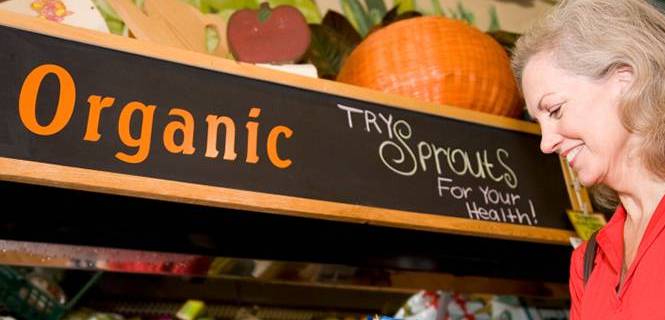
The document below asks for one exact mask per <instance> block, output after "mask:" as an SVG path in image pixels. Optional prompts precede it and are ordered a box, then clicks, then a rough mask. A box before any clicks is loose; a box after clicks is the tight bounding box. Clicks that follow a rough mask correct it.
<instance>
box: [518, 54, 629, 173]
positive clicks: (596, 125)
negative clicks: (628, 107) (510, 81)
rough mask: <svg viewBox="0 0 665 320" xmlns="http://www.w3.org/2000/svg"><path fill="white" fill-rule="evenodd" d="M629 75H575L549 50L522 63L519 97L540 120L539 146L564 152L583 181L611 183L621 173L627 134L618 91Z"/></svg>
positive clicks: (532, 114)
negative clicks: (595, 78) (521, 92)
mask: <svg viewBox="0 0 665 320" xmlns="http://www.w3.org/2000/svg"><path fill="white" fill-rule="evenodd" d="M630 81H632V73H631V72H630V70H627V69H623V70H622V69H619V70H617V71H616V72H614V73H612V74H610V75H608V76H607V77H605V78H604V79H600V80H592V79H590V78H587V77H583V76H577V75H574V74H572V73H570V72H568V71H565V70H562V69H560V68H558V67H557V65H556V63H555V61H554V57H553V56H552V55H551V54H549V53H540V54H537V55H535V56H533V57H532V58H531V59H530V60H529V62H528V63H527V65H526V67H525V68H524V73H523V77H522V88H523V91H524V98H525V100H526V104H527V108H528V111H529V114H531V116H532V117H534V118H535V119H537V121H538V122H539V123H540V126H541V131H542V140H541V143H540V148H541V150H542V151H543V152H544V153H552V152H556V153H558V154H560V155H562V156H564V157H565V158H566V159H567V160H568V162H569V163H570V165H571V167H572V168H573V170H575V172H576V173H577V176H578V178H579V179H580V182H581V183H582V184H583V185H585V186H591V185H594V184H598V183H605V184H608V185H612V184H613V182H616V181H614V180H617V179H618V180H621V177H623V176H625V171H626V170H625V167H626V159H627V151H628V150H627V147H628V141H629V138H630V137H631V134H630V133H629V132H628V131H627V130H626V129H625V128H624V126H623V125H622V124H621V120H620V119H619V97H620V95H621V92H622V91H623V89H624V88H625V87H627V85H628V84H629V83H630Z"/></svg>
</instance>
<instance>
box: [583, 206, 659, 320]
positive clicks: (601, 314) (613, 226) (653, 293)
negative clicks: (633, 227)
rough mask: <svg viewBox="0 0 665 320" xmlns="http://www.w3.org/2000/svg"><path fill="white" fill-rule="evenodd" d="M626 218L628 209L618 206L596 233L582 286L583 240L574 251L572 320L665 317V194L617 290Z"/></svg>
mask: <svg viewBox="0 0 665 320" xmlns="http://www.w3.org/2000/svg"><path fill="white" fill-rule="evenodd" d="M625 221H626V211H625V210H624V208H623V206H619V207H618V208H617V210H616V211H615V212H614V216H612V219H611V220H610V222H609V223H608V224H607V225H606V226H605V227H603V229H602V230H601V231H600V232H599V233H598V236H597V237H596V239H597V242H598V253H597V254H596V259H595V267H594V269H593V272H592V274H591V276H590V277H589V281H588V282H587V284H586V286H585V285H584V281H583V278H582V276H583V274H584V271H583V270H584V269H583V268H584V267H583V266H584V251H585V249H586V243H585V244H583V245H582V246H580V247H579V248H577V249H576V250H575V251H574V252H573V255H572V259H571V264H570V296H571V299H572V306H571V309H570V319H571V320H580V319H581V320H587V319H603V320H610V319H665V232H663V229H665V197H664V198H663V199H661V200H660V203H659V204H658V207H657V208H656V211H655V212H654V213H653V215H652V216H651V220H650V221H649V225H648V226H647V229H646V231H645V232H644V236H643V237H642V241H641V242H640V245H639V248H638V251H637V255H636V256H635V260H634V261H633V263H632V265H631V266H630V267H629V268H628V272H627V273H626V276H625V277H626V279H625V282H624V284H623V287H622V288H621V291H620V292H617V291H616V288H617V286H618V284H619V277H620V274H621V266H622V263H623V225H624V222H625Z"/></svg>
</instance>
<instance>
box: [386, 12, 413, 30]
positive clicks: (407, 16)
mask: <svg viewBox="0 0 665 320" xmlns="http://www.w3.org/2000/svg"><path fill="white" fill-rule="evenodd" d="M422 15H423V14H422V13H420V12H418V11H407V12H403V13H400V14H398V15H393V16H392V18H391V19H386V17H388V15H386V17H384V20H383V22H382V24H381V25H382V26H384V27H385V26H387V25H389V24H391V23H395V22H397V21H400V20H406V19H411V18H416V17H422Z"/></svg>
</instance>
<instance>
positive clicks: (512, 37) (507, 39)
mask: <svg viewBox="0 0 665 320" xmlns="http://www.w3.org/2000/svg"><path fill="white" fill-rule="evenodd" d="M487 34H488V35H490V36H492V38H494V40H496V41H497V42H498V43H499V44H501V46H503V48H504V49H506V51H507V52H508V55H510V53H511V52H512V50H513V48H514V47H515V42H516V41H517V39H518V38H519V37H520V34H518V33H513V32H508V31H501V30H499V31H494V32H487Z"/></svg>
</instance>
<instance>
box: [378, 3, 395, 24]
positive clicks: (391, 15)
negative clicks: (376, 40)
mask: <svg viewBox="0 0 665 320" xmlns="http://www.w3.org/2000/svg"><path fill="white" fill-rule="evenodd" d="M398 10H399V6H394V7H393V8H392V9H390V11H388V12H387V13H386V15H384V16H383V19H382V20H381V25H382V26H384V27H385V26H387V25H389V24H391V23H393V22H394V21H395V19H397V11H398Z"/></svg>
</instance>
